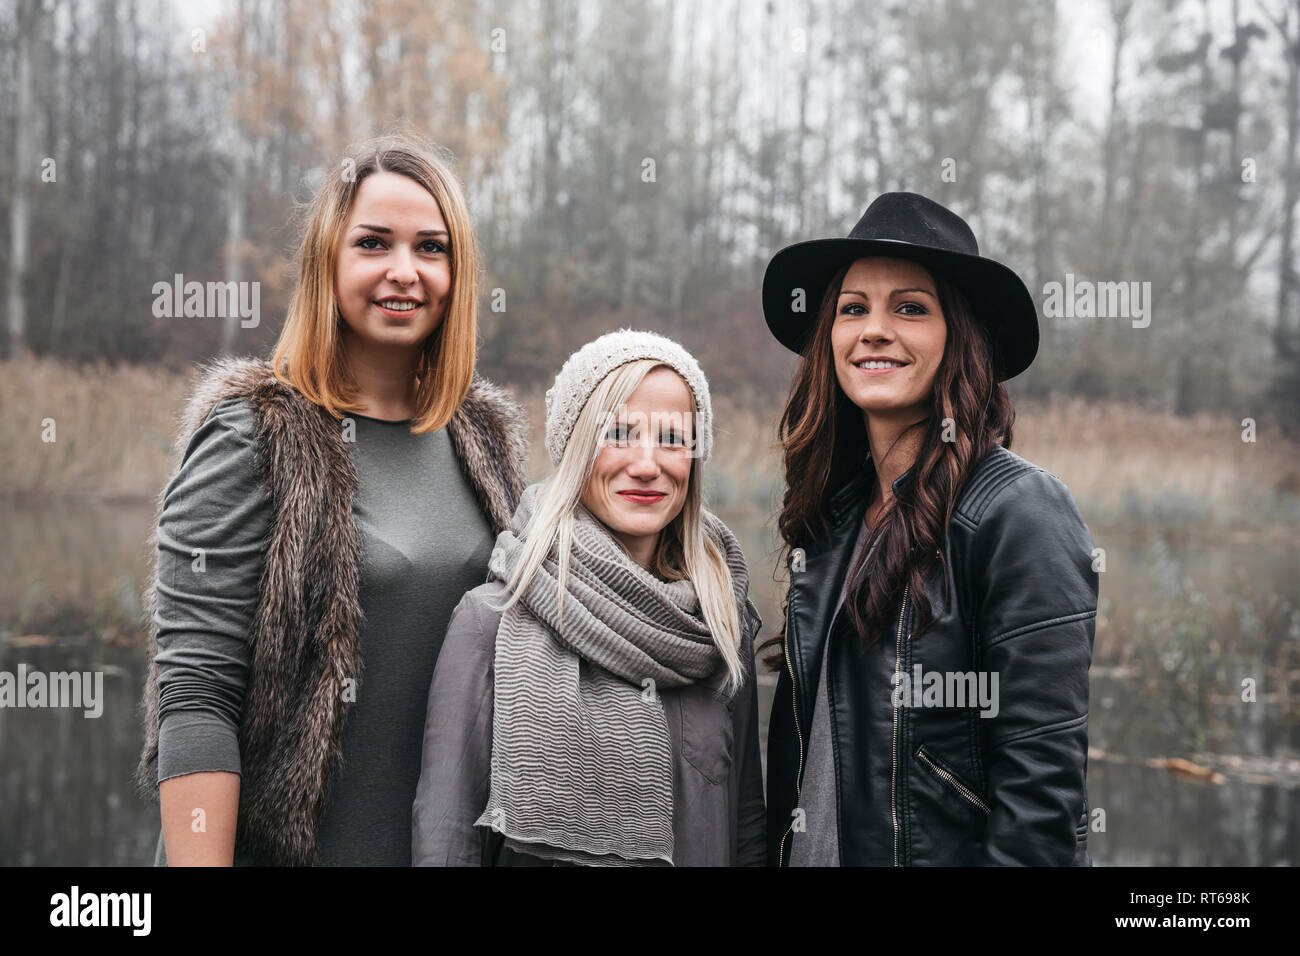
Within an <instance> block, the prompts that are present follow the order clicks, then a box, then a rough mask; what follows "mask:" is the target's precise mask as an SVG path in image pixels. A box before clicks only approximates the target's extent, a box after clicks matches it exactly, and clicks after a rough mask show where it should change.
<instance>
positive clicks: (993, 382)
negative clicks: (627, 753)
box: [763, 193, 1097, 866]
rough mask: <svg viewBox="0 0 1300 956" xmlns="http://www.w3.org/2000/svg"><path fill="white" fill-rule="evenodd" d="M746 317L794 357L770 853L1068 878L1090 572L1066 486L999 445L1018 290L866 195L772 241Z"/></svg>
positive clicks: (1022, 355)
mask: <svg viewBox="0 0 1300 956" xmlns="http://www.w3.org/2000/svg"><path fill="white" fill-rule="evenodd" d="M809 306H810V307H811V308H812V309H814V310H815V311H814V312H812V313H811V314H809V312H808V307H809ZM763 308H764V313H765V316H766V319H767V323H768V326H769V328H770V329H771V330H772V333H773V334H774V335H775V336H776V337H777V339H778V340H779V341H780V342H781V343H782V344H783V345H785V346H786V347H787V348H790V349H791V350H793V351H795V352H798V353H799V354H800V355H802V357H803V359H802V361H801V363H800V365H799V369H798V371H797V373H796V375H795V379H794V383H793V385H792V387H791V390H790V395H789V398H788V400H787V403H786V407H785V411H784V413H783V415H782V417H781V425H780V434H781V440H782V445H783V448H784V455H785V477H786V485H787V490H786V493H785V499H784V502H783V506H782V510H781V515H780V521H779V525H780V531H781V536H782V538H783V540H784V544H785V551H786V553H787V554H788V557H789V563H790V590H789V595H788V599H787V605H786V627H785V633H784V634H782V635H780V636H778V637H777V638H774V639H773V640H772V641H769V642H768V645H769V646H770V645H776V650H775V652H774V653H773V654H772V655H771V656H770V657H769V658H768V659H767V660H768V663H769V664H771V665H772V666H773V667H775V668H778V669H779V671H780V677H779V678H778V683H777V690H776V699H775V701H774V703H773V705H772V716H771V722H770V726H769V736H768V856H769V862H771V863H772V864H774V865H778V866H790V865H794V866H799V865H804V866H818V865H832V866H833V865H882V866H909V865H987V864H993V865H1001V864H1033V865H1070V864H1076V865H1090V864H1091V862H1092V861H1091V858H1090V856H1089V855H1088V851H1087V821H1088V813H1087V792H1086V788H1085V778H1086V771H1087V754H1088V736H1087V721H1088V667H1089V664H1090V662H1091V656H1092V641H1093V628H1094V621H1095V618H1096V608H1097V575H1096V573H1095V572H1094V571H1093V570H1092V561H1093V545H1092V539H1091V537H1090V535H1089V533H1088V529H1087V527H1086V526H1085V525H1084V523H1083V520H1082V518H1081V517H1080V515H1079V512H1078V509H1077V508H1076V507H1075V504H1074V500H1073V498H1072V497H1071V496H1070V492H1069V490H1068V489H1067V488H1066V487H1065V485H1064V484H1062V483H1061V481H1060V480H1059V479H1057V478H1056V477H1055V476H1053V475H1051V474H1049V473H1048V472H1046V471H1044V470H1043V469H1041V468H1038V467H1037V466H1035V465H1033V464H1031V463H1029V462H1027V461H1025V460H1024V459H1023V458H1020V457H1019V456H1017V455H1015V454H1013V453H1012V452H1011V451H1009V450H1008V449H1009V447H1010V445H1011V431H1012V423H1013V422H1014V420H1015V410H1014V409H1013V407H1012V404H1011V400H1010V398H1009V396H1008V395H1007V392H1006V389H1005V388H1004V387H1003V386H1002V385H1001V384H1000V382H1002V381H1003V380H1005V379H1008V378H1011V377H1013V376H1015V375H1017V374H1019V373H1020V372H1022V371H1024V370H1025V369H1026V368H1027V367H1028V366H1029V364H1030V363H1031V362H1032V361H1033V358H1034V355H1035V353H1036V352H1037V349H1038V320H1037V310H1036V308H1035V305H1034V302H1033V299H1032V298H1031V297H1030V295H1029V292H1028V290H1027V289H1026V288H1025V286H1024V283H1023V282H1021V280H1020V279H1019V278H1018V277H1017V276H1016V274H1015V273H1014V272H1012V271H1011V270H1010V269H1008V268H1007V267H1006V266H1003V265H1001V264H1000V263H998V262H995V261H993V260H991V259H987V258H984V257H981V256H980V255H979V248H978V245H977V244H976V241H975V236H974V235H973V234H972V233H971V231H970V228H969V227H968V226H967V225H966V223H965V222H964V221H963V220H962V219H960V218H959V217H958V216H956V215H955V214H953V213H952V212H950V211H949V210H948V209H946V208H944V207H943V206H941V205H939V204H938V203H935V202H933V201H931V200H929V199H927V198H925V197H923V196H919V195H916V194H914V193H887V194H885V195H882V196H880V197H879V198H878V199H877V200H876V201H875V202H874V203H872V204H871V206H870V208H868V209H867V211H866V213H865V214H864V215H863V217H862V219H861V220H860V221H859V223H858V224H857V226H855V227H854V229H853V231H852V232H851V233H850V234H849V236H848V238H844V239H822V240H816V241H812V242H803V243H798V244H796V245H793V246H790V247H788V248H786V249H783V250H781V251H780V252H778V253H777V254H776V256H775V257H774V258H773V259H772V261H771V263H770V264H769V265H768V268H767V274H766V277H765V279H764V283H763Z"/></svg>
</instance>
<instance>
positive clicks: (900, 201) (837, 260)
mask: <svg viewBox="0 0 1300 956" xmlns="http://www.w3.org/2000/svg"><path fill="white" fill-rule="evenodd" d="M863 256H892V257H895V258H899V259H911V260H913V261H914V262H919V263H920V264H921V265H923V266H925V267H926V268H927V269H928V270H930V272H931V274H933V275H936V276H941V277H943V278H944V279H947V280H948V281H949V282H951V283H952V284H953V285H955V286H956V287H957V288H958V289H960V290H961V292H962V294H963V295H965V297H966V300H967V301H968V302H969V303H970V306H971V310H972V312H973V313H974V319H975V321H976V322H978V323H980V324H981V325H982V326H984V327H985V328H986V329H987V330H988V332H989V341H990V344H991V345H992V348H993V359H994V362H995V363H996V365H997V369H998V380H999V381H1005V380H1006V379H1009V378H1014V377H1015V376H1017V375H1019V374H1020V373H1021V372H1023V371H1024V370H1025V369H1027V368H1029V366H1030V364H1031V363H1032V362H1033V361H1034V356H1035V355H1037V354H1038V307H1037V306H1036V305H1035V304H1034V299H1033V296H1031V295H1030V294H1029V290H1028V289H1027V288H1026V287H1025V284H1024V282H1023V281H1021V279H1020V276H1018V275H1016V273H1015V272H1013V271H1012V270H1011V269H1010V268H1008V267H1007V266H1004V265H1003V264H1002V263H1000V262H998V261H997V260H995V259H989V258H986V257H984V256H981V255H980V254H979V243H977V242H976V241H975V234H974V233H973V232H971V229H970V226H968V225H966V221H965V220H964V219H962V218H961V217H960V216H958V215H957V214H956V213H954V212H952V211H951V210H949V209H947V208H945V207H944V206H941V205H939V203H937V202H935V201H934V200H933V199H927V198H926V197H925V196H921V195H918V194H917V193H906V192H896V193H883V194H882V195H880V196H879V197H877V198H876V201H875V202H873V203H872V204H871V205H870V206H868V207H867V211H866V212H864V213H863V214H862V218H861V219H859V220H858V224H857V225H856V226H854V227H853V231H852V232H850V233H849V235H848V237H847V238H844V239H839V238H834V239H812V240H809V241H807V242H797V243H795V244H794V245H792V246H786V247H785V248H784V249H782V250H781V251H780V252H778V253H777V254H776V255H774V256H773V257H772V261H771V262H769V263H768V264H767V272H766V273H765V274H764V276H763V315H764V317H765V318H766V319H767V327H768V328H769V329H771V330H772V334H773V335H775V336H776V339H777V341H778V342H780V343H781V344H782V345H784V346H785V347H786V348H788V349H790V350H791V351H793V352H798V353H799V354H801V355H802V354H803V351H804V349H805V348H806V347H807V345H808V342H809V340H810V338H811V335H812V331H813V326H814V324H815V323H816V321H817V312H818V310H819V309H820V308H821V303H822V298H823V297H824V296H825V294H826V287H827V286H828V285H829V284H830V281H831V278H832V277H833V276H834V275H835V273H836V272H837V271H839V269H840V268H841V267H842V266H845V265H847V264H848V263H850V262H853V261H854V260H856V259H860V258H862V257H863ZM797 289H802V290H803V291H804V300H803V304H804V306H805V311H803V312H796V311H794V309H793V305H794V303H795V295H794V293H795V290H797Z"/></svg>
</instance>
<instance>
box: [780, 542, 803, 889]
mask: <svg viewBox="0 0 1300 956" xmlns="http://www.w3.org/2000/svg"><path fill="white" fill-rule="evenodd" d="M797 550H802V549H797ZM794 563H795V558H794V556H793V555H791V558H790V574H791V577H792V579H793V575H794ZM791 590H792V592H793V580H792V581H791ZM793 598H794V596H793V593H792V594H791V601H790V605H789V606H787V607H786V613H787V615H788V616H787V618H786V626H785V640H786V646H785V668H786V670H788V671H789V672H790V708H791V710H793V711H794V732H795V736H796V737H797V738H798V739H799V769H798V770H797V771H796V772H795V777H794V807H793V810H798V809H799V796H800V794H801V793H802V791H803V731H802V730H800V729H799V688H798V686H797V685H796V684H795V681H794V665H793V664H791V663H790V622H791V621H793V620H794V613H793V603H794V600H793ZM793 810H792V812H791V817H792V819H791V820H790V824H789V825H788V826H787V827H786V830H785V833H783V834H781V845H780V846H779V847H778V848H777V854H776V865H777V866H785V838H786V837H788V836H789V835H790V833H791V831H793V830H794V819H793Z"/></svg>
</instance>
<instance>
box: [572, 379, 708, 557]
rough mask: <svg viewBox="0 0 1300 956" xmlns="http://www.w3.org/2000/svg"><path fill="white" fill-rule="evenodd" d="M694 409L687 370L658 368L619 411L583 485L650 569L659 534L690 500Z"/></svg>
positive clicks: (592, 507)
mask: <svg viewBox="0 0 1300 956" xmlns="http://www.w3.org/2000/svg"><path fill="white" fill-rule="evenodd" d="M694 411H695V402H694V400H693V399H692V397H691V391H690V389H689V388H688V387H687V385H686V383H685V382H684V381H683V380H682V378H681V376H680V375H678V374H677V373H676V372H674V371H673V370H672V369H670V368H667V367H664V366H661V367H659V368H656V369H652V370H651V371H650V372H649V373H648V374H647V375H646V377H645V378H644V379H642V380H641V384H640V385H638V386H637V388H636V391H634V392H633V393H632V394H631V396H630V397H629V398H628V400H627V402H626V403H625V404H624V405H623V406H622V407H621V408H619V409H618V412H617V414H616V416H615V418H614V419H613V421H612V422H611V424H610V426H609V429H608V430H607V432H606V433H605V438H604V440H603V442H602V445H601V448H600V451H599V452H598V453H597V455H596V462H595V464H594V465H593V466H592V470H591V474H590V476H589V477H588V478H587V483H586V484H585V485H584V486H583V490H582V496H581V501H582V503H583V505H585V506H586V507H587V510H589V511H590V512H591V513H592V514H593V515H595V516H596V518H598V519H599V520H600V521H601V523H603V524H604V525H605V526H606V527H607V528H609V529H610V531H611V532H613V534H614V536H615V537H616V538H618V539H619V541H621V542H622V543H623V546H624V547H626V548H627V550H628V552H629V553H630V554H631V555H632V558H633V560H635V561H636V562H637V563H638V564H640V565H641V566H642V567H647V568H648V567H649V566H650V564H651V561H652V559H653V556H654V553H655V547H656V546H657V545H658V543H659V533H660V532H661V531H662V530H663V529H664V528H666V527H667V526H668V525H669V523H670V522H672V520H673V519H674V518H676V517H677V515H678V514H679V513H680V512H681V510H682V506H683V505H684V504H685V502H686V492H687V489H688V487H689V483H690V477H691V460H692V459H691V452H690V448H689V444H688V442H689V439H690V432H689V431H688V429H690V423H691V422H692V421H693V414H694ZM684 423H685V425H686V428H683V424H684Z"/></svg>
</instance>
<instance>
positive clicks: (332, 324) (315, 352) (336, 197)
mask: <svg viewBox="0 0 1300 956" xmlns="http://www.w3.org/2000/svg"><path fill="white" fill-rule="evenodd" d="M438 153H439V150H438V149H437V147H435V146H433V145H432V144H430V143H428V142H427V141H425V140H423V139H421V138H419V137H417V136H415V135H413V134H410V133H390V134H388V135H385V136H378V137H375V138H372V139H368V140H366V141H365V142H362V143H360V144H358V145H357V146H354V147H352V148H351V149H350V150H349V151H348V153H347V155H346V156H344V157H343V159H342V160H341V161H340V163H339V166H338V168H337V169H335V170H333V171H331V172H330V173H329V174H328V175H326V177H325V181H324V182H323V183H322V184H321V185H320V188H319V189H317V190H316V194H315V195H314V196H313V197H312V200H311V204H310V205H309V207H308V210H307V220H306V226H305V228H304V230H303V234H302V241H301V243H300V245H299V247H298V255H297V267H298V269H297V272H298V277H297V284H296V285H295V287H294V291H293V297H292V299H291V300H290V302H289V312H288V315H287V316H286V317H285V322H284V328H283V329H282V330H281V332H280V338H279V341H278V342H277V343H276V346H275V354H274V357H273V358H272V360H271V365H272V368H273V369H274V372H275V377H276V378H277V379H279V380H280V381H281V382H284V383H285V384H286V385H292V386H293V387H294V388H296V389H297V390H298V391H299V392H301V393H302V394H303V395H304V396H305V397H306V398H308V399H309V400H311V401H312V402H315V403H316V404H317V405H320V406H322V407H324V408H325V409H327V410H328V411H329V412H330V414H331V415H333V416H334V417H336V418H340V417H342V413H343V412H359V411H361V407H362V406H361V404H360V402H359V401H358V396H357V386H356V382H355V381H354V380H353V378H352V375H351V373H350V372H349V370H348V368H347V363H346V362H345V361H344V358H343V351H342V338H341V324H342V317H341V316H340V314H339V306H338V295H337V290H336V289H335V282H334V280H335V269H336V267H337V264H338V250H339V242H340V239H341V237H342V234H343V230H344V228H345V227H346V226H347V221H348V217H349V216H350V215H351V213H352V206H353V203H354V202H355V201H356V197H357V191H358V190H359V189H360V188H361V184H362V183H363V182H364V181H365V180H366V177H368V176H371V175H373V174H374V173H378V172H388V173H396V174H398V175H399V176H405V177H407V178H408V179H411V180H414V181H415V182H417V183H419V184H420V185H421V186H423V187H424V188H425V189H426V190H428V192H429V195H431V196H432V197H433V199H434V201H435V202H437V204H438V207H439V209H440V210H441V211H442V216H443V219H444V220H445V221H446V223H447V232H448V252H449V255H450V258H451V291H450V294H449V295H448V297H447V305H446V311H445V313H444V314H443V317H442V322H440V323H439V325H438V328H437V331H435V332H434V333H433V334H432V335H430V336H429V338H428V340H427V341H426V342H425V345H424V351H423V354H422V355H421V356H420V364H419V367H418V368H417V369H416V378H417V379H418V386H417V389H416V397H415V417H414V420H413V421H412V423H411V431H412V432H413V433H415V434H419V433H421V432H428V431H436V430H438V429H439V428H442V427H443V426H445V425H446V424H447V422H449V421H450V420H451V416H452V415H453V414H454V413H455V411H456V409H457V408H459V407H460V404H461V402H463V401H464V400H465V396H466V395H468V394H469V388H470V383H471V381H472V379H473V377H474V359H475V336H476V334H477V330H476V319H477V316H476V313H477V308H478V272H479V258H478V245H477V243H476V242H475V240H474V230H473V228H472V227H471V225H470V218H469V207H468V205H467V204H466V202H465V194H464V192H463V191H462V189H461V186H460V183H459V182H458V181H457V180H456V177H455V176H454V175H453V174H452V173H451V171H450V169H449V168H448V166H447V165H446V164H445V163H444V161H443V160H441V159H440V158H439V155H438Z"/></svg>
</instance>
